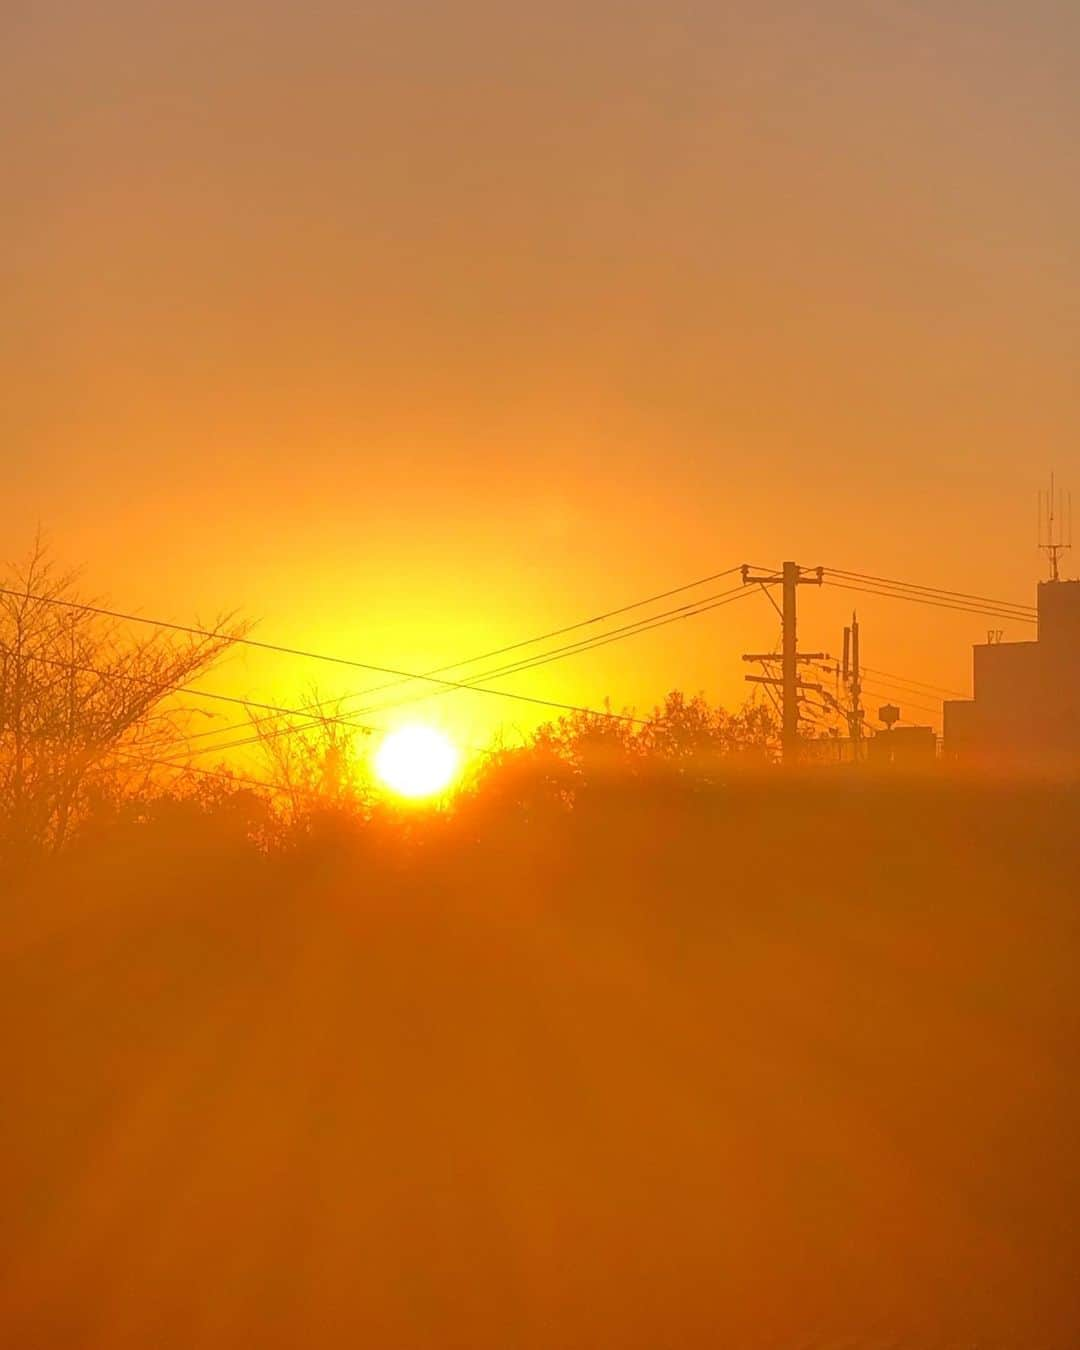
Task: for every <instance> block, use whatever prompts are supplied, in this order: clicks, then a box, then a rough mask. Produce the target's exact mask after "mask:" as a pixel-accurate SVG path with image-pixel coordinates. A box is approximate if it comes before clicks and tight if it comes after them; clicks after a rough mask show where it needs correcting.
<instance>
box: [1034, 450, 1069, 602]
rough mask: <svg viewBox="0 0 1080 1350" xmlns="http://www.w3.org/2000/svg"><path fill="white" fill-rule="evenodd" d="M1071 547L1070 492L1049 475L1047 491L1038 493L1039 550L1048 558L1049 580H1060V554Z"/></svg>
mask: <svg viewBox="0 0 1080 1350" xmlns="http://www.w3.org/2000/svg"><path fill="white" fill-rule="evenodd" d="M1071 548H1072V493H1071V492H1069V493H1063V492H1062V491H1061V490H1060V489H1058V488H1056V487H1055V485H1054V475H1053V474H1051V475H1050V490H1049V492H1040V493H1039V551H1040V552H1041V553H1045V554H1046V556H1047V558H1048V559H1049V560H1050V580H1051V581H1060V580H1061V555H1062V554H1063V553H1068V551H1069V550H1070V549H1071Z"/></svg>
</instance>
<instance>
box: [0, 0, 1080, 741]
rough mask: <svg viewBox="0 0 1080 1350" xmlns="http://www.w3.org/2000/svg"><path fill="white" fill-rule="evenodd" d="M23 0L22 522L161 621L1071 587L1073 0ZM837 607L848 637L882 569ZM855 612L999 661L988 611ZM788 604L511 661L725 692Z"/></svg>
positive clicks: (909, 666) (491, 725)
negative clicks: (855, 603)
mask: <svg viewBox="0 0 1080 1350" xmlns="http://www.w3.org/2000/svg"><path fill="white" fill-rule="evenodd" d="M0 24H2V26H3V31H2V33H0V38H2V43H0V47H2V51H3V56H2V58H0V59H2V62H3V72H2V73H3V85H4V90H5V125H6V127H7V136H6V138H5V139H6V143H7V144H6V156H5V159H6V163H5V172H6V179H7V181H8V185H9V192H8V194H7V205H6V208H5V212H4V215H3V218H2V220H0V231H2V233H3V244H4V247H3V250H2V253H0V258H2V262H0V266H2V267H3V269H4V294H5V323H4V325H3V332H4V369H5V371H6V373H7V381H6V390H5V398H4V400H3V411H2V414H0V415H2V417H3V421H4V433H5V434H4V437H3V444H4V447H5V448H4V455H5V457H6V459H7V461H8V462H7V465H6V467H7V470H8V472H7V473H6V475H5V491H4V492H3V494H2V495H0V520H2V523H3V527H4V539H5V550H4V551H5V552H6V553H8V554H18V553H19V552H21V551H22V550H23V549H24V548H25V546H26V545H27V544H28V542H29V539H30V536H31V535H32V533H33V529H34V526H35V524H36V522H37V521H39V520H40V521H41V522H42V523H43V524H44V525H45V526H46V527H47V528H48V529H49V531H50V532H51V534H52V536H53V538H54V539H55V541H56V544H57V547H58V549H59V551H60V552H61V553H62V554H64V555H65V556H66V557H68V558H71V559H73V560H75V561H84V562H85V563H86V564H87V576H88V586H89V588H90V589H92V590H93V591H95V592H97V593H98V594H104V595H107V596H108V597H109V598H110V599H111V600H112V601H114V602H116V603H117V604H120V605H122V606H124V607H127V606H135V607H139V608H141V609H142V610H143V611H145V612H147V613H154V614H162V615H165V616H168V617H173V618H179V619H184V620H190V619H192V618H195V617H203V618H206V617H208V616H210V615H212V614H213V613H214V612H215V611H217V610H220V609H226V608H233V607H240V608H241V609H242V610H243V611H244V612H245V613H247V614H249V615H251V616H254V617H257V618H259V619H260V620H261V624H260V628H259V635H260V636H264V637H266V638H269V639H272V640H280V641H284V642H287V643H290V644H298V645H304V646H319V647H322V648H325V649H328V650H332V651H337V652H341V653H343V654H347V655H352V656H355V657H357V658H359V659H363V660H370V661H372V662H374V663H376V664H388V665H394V666H402V667H406V668H425V667H430V666H434V665H438V664H440V663H442V662H444V661H449V660H453V659H455V658H457V657H459V656H464V655H467V654H470V653H472V652H474V651H477V650H484V649H485V648H487V647H491V646H495V645H498V644H499V643H501V642H503V641H511V640H514V639H517V638H520V637H526V636H529V635H530V634H532V633H535V632H538V631H541V630H545V629H548V628H552V627H555V626H557V625H559V624H561V623H566V622H572V621H574V620H575V619H578V618H581V617H585V616H586V615H588V614H590V613H594V612H596V611H597V610H598V609H602V608H606V607H608V606H610V605H615V604H619V603H624V602H626V601H628V600H632V599H634V598H636V597H637V596H639V595H641V594H645V593H648V592H651V591H655V590H659V589H662V588H664V587H666V586H668V585H677V584H678V583H679V582H681V581H684V580H687V579H689V578H691V577H694V576H697V575H701V574H704V573H706V572H710V571H715V570H718V569H720V568H722V567H725V566H727V565H729V564H731V563H736V562H741V561H743V560H744V559H748V560H750V561H753V562H762V563H772V562H778V561H779V560H780V559H781V558H783V557H795V558H797V559H799V560H800V561H802V562H804V563H806V564H817V563H823V564H826V565H835V566H840V567H846V568H850V569H855V570H860V571H865V572H872V573H881V574H884V575H888V576H898V577H904V578H911V579H914V580H916V581H925V582H928V583H930V584H934V585H940V586H949V587H956V588H959V589H962V590H969V591H977V592H981V593H985V594H990V595H1001V596H1003V597H1006V598H1010V599H1015V600H1020V601H1025V602H1030V601H1032V600H1033V591H1034V583H1035V581H1036V579H1037V577H1038V576H1039V575H1040V570H1039V567H1040V565H1039V560H1038V557H1037V555H1036V553H1035V551H1034V517H1035V505H1034V504H1035V492H1036V489H1037V487H1038V486H1040V485H1041V484H1042V482H1043V480H1044V478H1045V477H1046V474H1047V473H1048V471H1049V469H1050V467H1052V466H1056V468H1057V470H1058V474H1059V477H1060V478H1061V479H1063V480H1065V481H1066V482H1068V481H1071V482H1072V485H1073V487H1074V488H1077V489H1078V490H1080V472H1077V470H1078V468H1080V464H1078V455H1077V445H1078V443H1080V439H1078V434H1077V433H1078V431H1080V413H1078V407H1077V397H1076V361H1077V353H1078V351H1080V343H1078V337H1080V332H1078V329H1080V321H1078V315H1080V311H1078V304H1077V299H1078V293H1080V289H1078V283H1080V258H1078V252H1077V246H1076V240H1077V238H1078V237H1080V228H1078V227H1080V211H1078V206H1080V172H1078V170H1080V163H1078V153H1077V141H1076V128H1077V125H1078V114H1080V93H1078V90H1080V78H1078V77H1080V57H1078V53H1080V43H1078V39H1080V10H1078V9H1077V7H1076V6H1075V4H1073V3H1072V2H1071V0H1069V2H1068V3H1066V2H1065V0H1060V2H1059V0H1028V3H1026V4H1024V5H1023V6H1021V5H1019V4H1017V3H1007V4H1006V3H995V2H994V0H980V3H975V2H974V0H967V2H965V3H960V2H959V0H951V2H950V0H934V2H933V3H929V2H928V0H925V2H919V0H908V2H907V3H903V2H902V0H876V2H872V3H866V2H865V0H864V2H863V3H858V4H856V3H837V2H836V0H834V2H833V3H829V2H828V0H824V2H823V3H820V4H817V5H813V6H810V5H807V4H805V3H799V4H797V3H794V0H792V2H791V3H775V2H774V0H754V2H753V3H750V0H736V3H733V4H729V5H724V6H718V5H716V4H715V3H706V2H705V0H695V2H693V3H691V2H689V0H666V3H664V4H663V5H661V4H658V3H652V4H628V3H626V2H625V0H622V3H618V4H616V3H613V2H612V0H605V2H604V3H599V2H598V0H575V3H573V4H570V3H565V2H564V0H553V2H552V3H548V4H546V5H544V6H536V7H532V8H529V9H526V8H524V7H522V6H520V5H517V4H509V3H502V4H495V3H493V2H492V0H488V3H480V2H479V0H462V2H461V3H456V4H453V5H450V4H446V3H442V4H439V3H432V2H431V0H429V2H428V3H426V4H418V3H415V2H414V0H395V2H394V3H392V4H391V3H380V2H372V0H368V2H367V3H364V4H362V5H346V4H344V3H335V2H333V0H331V3H326V4H323V5H319V6H309V5H300V4H297V3H288V4H286V3H282V2H281V0H261V3H259V4H254V3H250V2H249V3H239V2H238V0H215V3H213V4H210V3H205V0H195V3H190V4H187V5H184V6H161V7H158V6H148V5H146V4H145V3H136V2H135V0H127V2H126V3H124V2H122V0H94V3H90V0H80V2H79V3H72V0H68V2H67V3H64V4H60V3H55V0H33V3H29V0H19V3H14V4H11V5H8V6H5V10H4V17H3V19H2V20H0ZM802 599H803V602H804V609H803V614H804V618H803V624H802V629H803V636H804V638H805V640H806V642H807V643H809V644H811V645H813V646H815V647H832V648H835V646H836V645H837V642H838V630H839V626H840V624H841V623H842V621H843V619H842V616H843V613H844V611H845V610H846V609H847V608H848V605H849V600H848V599H847V598H846V597H844V596H842V595H840V594H839V593H833V594H831V595H830V594H829V593H822V594H819V593H817V592H811V591H806V592H804V593H803V596H802ZM861 611H862V616H863V619H864V623H865V629H864V652H865V656H866V660H867V661H868V662H869V663H870V664H872V665H875V666H877V667H880V668H884V669H887V670H891V671H895V672H898V673H899V674H902V675H907V676H913V677H915V678H920V679H925V680H930V681H935V682H939V683H942V684H945V685H950V686H954V687H956V688H959V689H964V688H966V687H967V680H968V671H969V665H970V644H971V642H972V641H974V640H978V639H981V638H982V637H983V636H984V634H985V630H986V628H987V627H988V622H987V621H985V620H983V619H981V618H978V617H976V616H964V615H952V614H942V613H939V612H935V611H930V610H925V609H922V608H917V607H912V606H901V605H897V604H895V603H892V602H888V601H877V602H867V603H865V604H863V605H861ZM775 636H776V623H775V616H774V614H773V612H772V610H771V609H770V608H769V606H768V604H767V603H766V602H765V600H764V599H761V598H759V599H754V600H751V601H747V602H745V603H741V604H740V605H737V606H733V607H730V608H727V609H724V610H720V611H718V612H717V613H716V614H714V615H711V616H708V617H706V618H701V619H697V620H694V621H691V622H689V623H686V624H682V625H675V626H671V627H668V628H665V629H662V630H660V631H659V632H658V633H656V634H654V635H651V636H647V637H643V638H640V639H637V640H634V641H631V642H627V643H620V644H615V645H612V646H610V647H607V648H605V649H603V650H602V651H600V652H598V653H596V654H595V655H593V656H589V657H583V658H577V659H574V660H571V661H567V662H563V663H558V664H554V665H551V666H548V667H545V668H544V669H543V670H539V671H536V672H534V673H532V674H526V675H521V676H518V677H516V678H515V680H514V681H513V683H512V684H511V685H509V686H508V687H513V688H517V689H521V690H523V691H525V692H530V693H537V694H540V695H543V696H546V697H553V698H556V699H567V700H570V701H574V702H579V701H581V702H588V703H591V704H596V703H598V702H599V701H600V700H602V698H603V697H604V696H605V695H606V694H610V695H611V696H612V697H613V699H614V700H615V702H616V703H617V704H637V705H638V706H640V707H645V706H649V705H650V704H651V703H652V702H653V701H655V700H657V699H659V698H660V697H661V696H662V694H663V692H664V691H665V690H666V689H667V688H670V687H672V686H674V685H680V686H683V687H685V688H688V689H690V690H695V689H699V688H700V689H704V690H705V691H706V692H707V693H708V694H709V695H710V696H712V697H715V698H719V699H723V700H724V701H726V702H729V703H730V702H735V701H737V700H739V699H741V697H742V685H741V677H742V673H743V668H742V666H741V663H740V662H739V661H738V659H737V658H738V654H739V653H740V652H741V651H742V650H743V649H744V648H745V647H756V646H760V645H762V644H764V645H765V646H771V645H772V643H773V641H774V640H775ZM1006 636H1010V637H1017V638H1019V637H1025V636H1028V633H1027V632H1026V631H1025V630H1008V629H1007V632H1006ZM219 679H220V680H221V681H223V682H224V683H225V684H226V685H228V686H229V687H230V688H233V689H239V690H242V691H244V692H249V693H251V694H253V695H255V696H256V697H259V696H261V697H264V698H266V697H274V698H278V699H286V700H290V701H291V700H294V699H298V698H299V697H300V692H301V688H302V686H305V685H306V684H307V683H309V682H310V681H317V682H318V683H319V685H320V686H321V687H322V688H323V690H325V691H326V692H328V693H330V692H337V691H344V690H346V689H352V688H362V687H364V686H365V685H366V684H367V683H369V681H368V680H366V679H364V678H363V677H362V676H359V675H358V674H357V676H350V675H349V674H348V673H347V672H343V671H341V670H335V669H334V668H332V667H326V668H321V669H320V668H318V667H316V668H313V669H311V670H308V669H307V668H304V667H301V666H299V665H297V664H292V665H290V664H286V663H283V662H279V661H272V660H270V659H269V658H265V659H264V658H261V657H260V658H254V657H252V658H250V659H248V660H244V661H237V662H234V663H233V664H232V666H231V667H230V668H228V669H227V670H225V671H223V672H222V674H221V676H220V677H219ZM436 705H437V706H436ZM421 706H422V705H421ZM432 715H433V716H435V717H436V718H437V719H439V720H443V721H445V722H446V723H447V724H448V725H450V726H452V728H453V730H454V731H455V732H456V734H458V735H459V736H461V737H464V738H467V739H486V737H487V736H489V735H490V734H491V733H492V731H493V730H494V729H495V728H496V727H497V726H499V725H500V724H504V725H506V726H507V727H514V726H521V727H528V726H531V725H532V724H533V723H534V722H535V720H536V716H535V714H533V713H531V712H530V711H529V710H528V709H527V708H526V707H525V706H524V705H514V704H509V703H506V702H504V701H503V700H498V699H491V698H485V697H482V696H479V695H471V694H460V695H458V694H455V695H453V696H451V697H449V698H446V699H439V700H436V701H435V705H433V714H432Z"/></svg>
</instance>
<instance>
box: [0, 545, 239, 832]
mask: <svg viewBox="0 0 1080 1350" xmlns="http://www.w3.org/2000/svg"><path fill="white" fill-rule="evenodd" d="M0 576H2V582H0V843H2V844H3V845H4V846H5V847H7V848H8V849H12V848H14V849H18V850H25V851H36V850H55V849H57V848H59V847H60V846H61V845H63V844H64V842H65V841H66V840H67V839H68V837H69V835H70V833H71V830H72V828H73V826H74V825H75V824H76V823H77V822H78V821H79V819H80V818H81V817H82V816H83V815H84V814H85V812H86V810H87V809H88V806H89V803H90V801H91V800H92V799H93V796H94V794H95V792H100V791H104V790H106V789H107V788H108V789H112V790H115V789H116V788H117V786H121V787H122V786H123V784H124V782H125V781H127V780H130V779H131V778H132V776H133V775H138V774H142V775H145V774H146V773H147V771H148V762H149V761H151V760H153V759H154V758H156V757H158V756H160V755H162V754H163V752H164V751H165V750H167V749H168V748H170V747H172V746H174V745H175V744H176V743H177V741H178V740H179V738H180V736H181V733H182V729H183V725H184V721H185V719H186V718H188V717H190V715H191V714H190V710H188V709H185V708H184V707H183V705H182V703H181V701H180V700H178V699H177V698H176V696H177V695H178V694H180V693H181V692H182V690H183V689H184V688H185V686H187V685H188V684H190V683H191V681H192V680H193V679H195V678H196V677H197V676H198V675H200V674H202V673H203V672H205V671H206V670H208V669H209V668H210V667H211V666H212V665H213V664H214V662H215V661H216V660H217V658H218V657H219V656H220V655H221V653H222V652H223V651H224V650H225V649H226V648H227V647H228V646H229V644H230V643H231V642H232V641H234V640H235V639H236V638H237V637H240V636H242V635H243V632H244V629H243V627H242V626H239V625H236V624H234V623H232V622H231V620H229V619H227V618H226V619H222V620H221V621H219V622H218V623H216V624H215V625H214V626H213V627H212V628H210V629H208V631H207V633H206V635H205V636H202V635H194V636H190V637H187V636H182V635H178V634H176V633H174V632H171V631H170V632H165V631H163V630H153V631H151V632H150V634H149V636H137V635H134V634H132V633H131V632H130V631H128V630H127V629H126V628H125V625H124V624H122V623H121V622H119V621H118V620H114V619H110V618H108V617H107V616H103V615H101V614H97V613H94V612H93V611H92V610H91V609H85V608H80V607H79V606H80V604H81V603H82V601H81V599H80V597H79V594H78V592H77V589H76V582H77V576H76V574H74V573H71V572H64V571H62V570H60V569H59V568H58V567H57V566H56V564H55V563H54V562H53V560H52V558H51V557H50V555H49V550H48V548H47V547H46V546H45V545H44V544H43V543H42V542H41V540H40V539H39V540H38V542H37V543H36V544H35V547H34V549H33V551H32V552H31V554H30V556H29V558H28V559H27V560H26V561H25V562H24V563H23V564H21V565H16V566H13V567H9V568H8V569H6V570H5V571H4V572H3V573H2V574H0Z"/></svg>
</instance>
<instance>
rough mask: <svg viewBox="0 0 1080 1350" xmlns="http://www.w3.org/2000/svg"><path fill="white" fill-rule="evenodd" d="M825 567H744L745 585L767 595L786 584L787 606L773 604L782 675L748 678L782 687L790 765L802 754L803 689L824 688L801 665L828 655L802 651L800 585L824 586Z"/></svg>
mask: <svg viewBox="0 0 1080 1350" xmlns="http://www.w3.org/2000/svg"><path fill="white" fill-rule="evenodd" d="M824 570H825V569H824V568H822V567H814V568H810V567H800V566H799V564H798V563H794V562H786V563H784V565H783V567H782V568H781V570H780V572H779V573H775V572H764V573H755V572H754V569H753V568H751V567H750V566H749V564H747V563H744V564H743V569H742V579H743V585H744V586H745V585H749V584H750V583H751V582H757V584H758V585H759V586H761V587H762V589H764V590H765V592H766V594H769V591H768V588H769V587H770V586H777V585H779V586H780V587H782V598H783V606H782V607H780V606H777V605H776V601H775V600H773V606H774V608H776V609H777V610H778V612H779V614H780V621H781V624H782V631H783V641H782V644H781V657H780V678H779V679H776V678H774V677H772V676H761V675H747V677H746V678H747V680H749V681H750V682H751V683H753V684H767V685H776V686H779V688H780V691H781V693H780V720H781V737H780V749H781V754H782V757H783V761H784V763H785V764H786V765H788V766H789V767H790V766H791V765H793V764H795V763H796V761H797V759H798V756H799V691H800V689H809V688H820V686H819V685H808V684H806V683H805V682H804V681H802V680H800V679H799V664H800V662H803V661H817V660H822V659H824V655H825V653H824V652H805V653H800V652H799V638H798V593H799V587H800V586H820V585H821V583H822V579H823V577H824ZM769 599H770V600H772V596H771V594H769ZM743 660H744V661H760V662H763V663H765V662H769V661H775V660H776V657H775V655H773V654H769V655H764V656H763V655H761V654H754V653H747V654H746V655H744V656H743Z"/></svg>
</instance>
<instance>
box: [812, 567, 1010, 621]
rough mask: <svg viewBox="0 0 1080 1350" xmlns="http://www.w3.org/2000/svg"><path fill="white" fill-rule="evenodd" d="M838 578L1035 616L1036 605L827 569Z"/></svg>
mask: <svg viewBox="0 0 1080 1350" xmlns="http://www.w3.org/2000/svg"><path fill="white" fill-rule="evenodd" d="M826 570H827V571H829V572H831V573H833V574H834V575H836V576H838V577H847V578H848V579H850V580H855V581H866V582H876V583H878V584H880V585H884V586H893V587H898V588H902V589H904V590H910V591H923V592H926V593H927V594H930V595H940V596H944V597H946V598H947V599H952V600H981V601H983V602H984V603H986V604H989V605H992V606H994V608H996V609H1014V610H1021V611H1024V612H1026V613H1029V614H1035V613H1036V609H1035V606H1034V605H1021V604H1017V603H1015V602H1014V601H1012V600H995V599H994V598H993V597H991V596H987V595H971V594H969V593H968V592H966V591H950V590H946V589H943V588H941V587H938V586H922V585H919V584H918V583H917V582H913V581H896V580H893V579H891V578H889V577H875V576H872V575H870V574H869V573H866V572H847V571H844V569H843V568H840V567H830V568H827V569H826Z"/></svg>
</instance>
